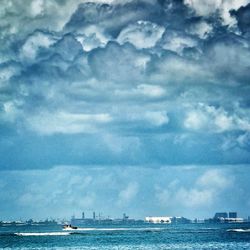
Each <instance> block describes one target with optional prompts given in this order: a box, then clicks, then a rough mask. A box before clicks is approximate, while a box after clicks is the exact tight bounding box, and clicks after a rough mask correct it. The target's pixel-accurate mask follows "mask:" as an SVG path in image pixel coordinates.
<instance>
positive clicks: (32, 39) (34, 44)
mask: <svg viewBox="0 0 250 250" xmlns="http://www.w3.org/2000/svg"><path fill="white" fill-rule="evenodd" d="M55 41H56V40H55V39H54V38H53V37H52V36H51V35H47V34H44V33H42V32H36V33H35V34H33V35H31V36H29V37H28V39H27V40H26V41H25V43H24V45H23V46H22V48H21V51H20V53H21V57H22V58H23V59H24V60H25V59H35V57H36V55H37V51H38V49H39V48H42V47H44V48H48V47H49V46H50V45H52V44H53V43H55Z"/></svg>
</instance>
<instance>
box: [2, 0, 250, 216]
mask: <svg viewBox="0 0 250 250" xmlns="http://www.w3.org/2000/svg"><path fill="white" fill-rule="evenodd" d="M0 20H1V22H0V45H1V46H0V215H1V217H0V220H1V219H19V218H23V219H27V218H37V219H40V218H46V217H50V216H51V217H60V218H69V217H70V216H71V215H73V214H75V215H76V216H80V214H81V211H85V212H86V215H89V216H91V211H93V210H95V211H96V212H97V213H98V212H101V213H102V214H103V215H105V216H108V215H109V216H111V217H112V216H113V217H118V216H121V215H122V213H123V212H127V213H128V214H129V215H131V216H132V217H136V218H143V217H144V216H147V215H169V216H182V215H183V216H187V217H189V218H195V217H209V216H213V214H214V212H216V211H238V212H239V214H240V215H241V216H244V217H245V216H247V215H250V214H249V211H250V193H249V190H250V183H249V177H250V165H249V164H250V109H249V107H250V85H249V84H250V74H249V72H250V1H249V0H211V1H209V2H208V1H205V0H126V1H122V0H102V1H101V0H100V1H84V0H67V1H66V0H24V1H19V0H1V6H0Z"/></svg>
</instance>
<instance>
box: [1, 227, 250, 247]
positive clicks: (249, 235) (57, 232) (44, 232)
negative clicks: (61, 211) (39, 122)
mask: <svg viewBox="0 0 250 250" xmlns="http://www.w3.org/2000/svg"><path fill="white" fill-rule="evenodd" d="M249 229H250V224H216V225H212V224H188V225H141V226H126V225H123V226H116V227H115V226H103V227H101V226H99V227H98V228H93V227H92V228H91V227H89V228H84V229H83V230H78V231H75V232H69V231H63V230H62V228H61V227H60V226H49V227H48V226H2V227H0V249H72V250H73V249H74V250H75V249H93V250H94V249H111V250H112V249H116V250H117V249H122V250H129V249H135V250H136V249H143V250H144V249H146V250H148V249H153V250H154V249H178V250H179V249H209V250H210V249H216V250H218V249H228V250H231V249H233V250H235V249H241V250H242V249H250V230H249Z"/></svg>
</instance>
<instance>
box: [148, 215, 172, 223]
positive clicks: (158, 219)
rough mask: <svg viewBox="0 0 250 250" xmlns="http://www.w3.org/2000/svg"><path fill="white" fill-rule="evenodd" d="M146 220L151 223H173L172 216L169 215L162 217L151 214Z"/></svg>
mask: <svg viewBox="0 0 250 250" xmlns="http://www.w3.org/2000/svg"><path fill="white" fill-rule="evenodd" d="M145 221H146V222H149V223H155V224H156V223H165V224H170V223H171V217H167V216H161V217H153V216H149V217H146V218H145Z"/></svg>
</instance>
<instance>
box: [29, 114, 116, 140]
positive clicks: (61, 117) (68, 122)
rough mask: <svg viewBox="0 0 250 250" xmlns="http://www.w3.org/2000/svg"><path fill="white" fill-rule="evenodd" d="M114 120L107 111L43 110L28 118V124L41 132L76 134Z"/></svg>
mask: <svg viewBox="0 0 250 250" xmlns="http://www.w3.org/2000/svg"><path fill="white" fill-rule="evenodd" d="M111 121H112V117H111V116H110V115H109V114H107V113H100V114H82V113H78V114H76V113H67V112H63V111H61V112H55V113H47V112H42V113H39V114H37V115H35V116H31V117H29V118H28V121H27V122H28V126H29V127H30V128H31V129H32V130H34V131H36V132H38V133H41V134H45V135H50V134H54V133H63V134H75V133H92V132H94V131H96V129H97V127H98V126H99V125H104V124H107V123H109V122H111Z"/></svg>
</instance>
